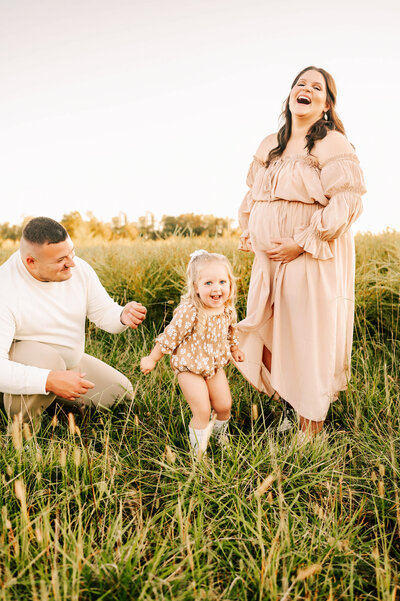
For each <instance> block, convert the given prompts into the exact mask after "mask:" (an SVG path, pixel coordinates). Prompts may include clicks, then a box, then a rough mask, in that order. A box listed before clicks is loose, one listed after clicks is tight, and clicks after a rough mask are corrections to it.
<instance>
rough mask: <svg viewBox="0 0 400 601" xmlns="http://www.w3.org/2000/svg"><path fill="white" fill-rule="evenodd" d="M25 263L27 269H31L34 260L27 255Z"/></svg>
mask: <svg viewBox="0 0 400 601" xmlns="http://www.w3.org/2000/svg"><path fill="white" fill-rule="evenodd" d="M25 261H26V262H27V264H28V265H29V267H32V265H33V264H34V262H35V259H34V258H33V257H31V256H30V255H28V256H27V257H26V259H25Z"/></svg>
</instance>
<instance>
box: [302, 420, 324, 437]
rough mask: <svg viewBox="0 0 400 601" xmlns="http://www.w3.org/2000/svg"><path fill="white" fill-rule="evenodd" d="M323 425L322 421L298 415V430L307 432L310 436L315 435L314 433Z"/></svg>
mask: <svg viewBox="0 0 400 601" xmlns="http://www.w3.org/2000/svg"><path fill="white" fill-rule="evenodd" d="M323 427H324V422H314V421H312V420H311V419H306V418H305V417H302V416H301V415H300V430H301V431H302V432H309V433H310V434H311V435H312V436H315V434H318V432H321V430H322V428H323Z"/></svg>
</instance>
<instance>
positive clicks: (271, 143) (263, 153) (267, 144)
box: [254, 133, 278, 162]
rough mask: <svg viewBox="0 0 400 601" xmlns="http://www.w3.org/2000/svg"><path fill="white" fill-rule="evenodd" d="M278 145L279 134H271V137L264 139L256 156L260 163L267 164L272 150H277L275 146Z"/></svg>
mask: <svg viewBox="0 0 400 601" xmlns="http://www.w3.org/2000/svg"><path fill="white" fill-rule="evenodd" d="M277 145H278V134H276V133H275V134H270V135H269V136H267V137H266V138H264V139H263V141H262V142H261V144H260V145H259V147H258V148H257V151H256V154H255V155H254V156H256V157H257V158H258V159H259V160H260V161H263V162H265V161H266V159H267V156H268V154H269V152H270V150H272V149H273V148H275V146H277Z"/></svg>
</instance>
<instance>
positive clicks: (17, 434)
mask: <svg viewBox="0 0 400 601" xmlns="http://www.w3.org/2000/svg"><path fill="white" fill-rule="evenodd" d="M19 418H20V416H19V415H14V417H13V421H12V425H11V438H12V442H13V445H14V449H16V450H17V451H21V450H22V432H21V421H20V419H19Z"/></svg>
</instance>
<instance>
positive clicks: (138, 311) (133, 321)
mask: <svg viewBox="0 0 400 601" xmlns="http://www.w3.org/2000/svg"><path fill="white" fill-rule="evenodd" d="M146 313H147V309H146V307H143V305H142V304H140V303H137V302H135V301H132V302H130V303H128V304H127V305H125V307H124V309H123V311H122V313H121V317H120V320H121V323H123V324H124V326H129V327H130V328H132V329H133V330H134V329H135V328H137V327H138V326H139V325H140V324H141V323H142V321H143V320H144V318H145V317H146Z"/></svg>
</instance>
